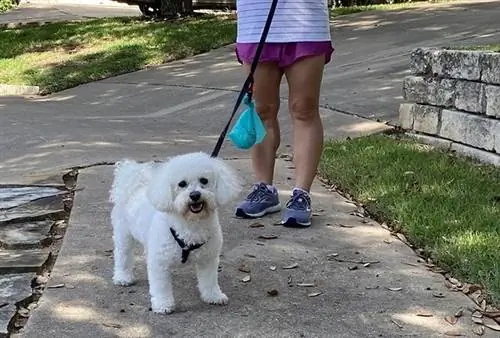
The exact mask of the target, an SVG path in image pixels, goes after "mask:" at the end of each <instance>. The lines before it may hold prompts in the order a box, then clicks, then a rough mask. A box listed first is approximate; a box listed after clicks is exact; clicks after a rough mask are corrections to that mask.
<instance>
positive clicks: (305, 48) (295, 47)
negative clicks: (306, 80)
mask: <svg viewBox="0 0 500 338" xmlns="http://www.w3.org/2000/svg"><path fill="white" fill-rule="evenodd" d="M257 46H258V43H237V44H236V50H235V52H236V57H237V59H238V62H239V63H248V64H251V63H252V61H253V58H254V56H255V51H256V50H257ZM333 51H334V48H333V46H332V42H331V41H319V42H286V43H266V44H265V45H264V49H262V54H261V57H260V62H277V63H278V66H279V67H280V68H286V67H289V66H291V65H292V64H294V63H295V62H296V61H298V60H300V59H302V58H305V57H308V56H318V55H325V64H327V63H328V62H330V60H331V58H332V54H333Z"/></svg>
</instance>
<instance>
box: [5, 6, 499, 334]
mask: <svg viewBox="0 0 500 338" xmlns="http://www.w3.org/2000/svg"><path fill="white" fill-rule="evenodd" d="M498 5H499V2H498V1H496V2H489V3H487V2H484V3H483V2H482V3H480V4H476V5H474V6H473V7H470V5H460V6H457V5H455V6H452V7H449V8H448V7H447V6H444V7H440V9H438V10H433V11H430V10H418V11H413V12H409V11H403V12H398V13H382V12H376V13H375V12H374V13H365V14H361V15H358V16H351V17H346V18H342V19H339V20H336V22H335V26H334V27H335V28H334V37H335V40H336V45H337V54H336V58H335V61H334V62H333V63H332V64H330V65H329V66H328V67H327V71H326V74H325V85H324V88H323V93H322V103H323V105H325V107H326V106H329V107H330V108H333V109H327V108H325V109H323V110H322V114H323V116H324V118H325V127H326V131H327V135H328V136H330V137H343V136H347V135H349V136H356V135H360V134H363V133H368V132H373V131H376V130H381V129H383V128H384V127H385V126H384V125H382V124H378V123H376V122H374V121H372V120H367V119H363V118H359V117H356V116H354V115H360V116H364V117H372V118H380V119H384V120H386V119H387V120H391V121H393V122H394V120H395V119H396V116H397V107H398V104H399V100H400V99H401V98H400V92H401V79H402V77H403V76H404V75H405V74H406V68H407V66H406V65H407V62H408V61H407V59H408V53H409V51H410V50H411V49H412V48H414V47H418V46H430V45H448V44H453V43H462V42H463V43H472V42H473V41H474V42H479V41H484V42H487V41H492V40H493V39H494V37H495V36H494V34H495V33H498V32H499V31H500V23H499V22H498V19H497V18H498V16H499V14H500V12H499V11H500V9H499V8H500V6H498ZM242 80H243V74H242V72H241V70H240V69H239V67H238V65H237V64H236V63H235V61H234V59H233V56H232V48H231V47H226V48H222V49H220V50H217V51H214V52H212V53H209V54H206V55H201V56H198V57H194V58H191V59H189V60H183V61H179V62H175V63H172V64H169V65H165V66H162V67H157V68H154V69H150V70H146V71H142V72H137V73H133V74H128V75H123V76H120V77H115V78H110V79H107V80H105V81H101V82H97V83H92V84H88V85H84V86H80V87H78V88H74V89H70V90H67V91H64V92H61V93H58V94H56V95H52V96H49V97H43V98H24V99H20V98H0V125H1V126H9V128H2V129H1V133H0V144H1V149H0V150H1V151H0V184H1V183H4V184H11V183H33V182H38V183H40V182H56V183H58V184H60V183H61V174H62V173H63V172H65V169H66V168H68V167H73V166H92V165H93V164H98V163H100V162H113V161H115V160H117V159H119V158H121V157H124V156H129V157H132V158H135V159H139V160H149V159H162V158H164V157H165V156H169V155H174V154H177V153H182V152H186V151H192V150H205V151H210V150H211V149H212V147H213V145H214V143H215V140H216V137H217V134H218V132H219V131H220V129H221V128H222V125H223V122H224V120H225V119H226V118H227V116H228V114H229V112H230V108H231V105H232V104H233V102H234V100H235V96H236V93H235V92H234V91H233V90H235V89H237V88H238V87H239V86H240V85H241V81H242ZM283 95H286V88H285V87H284V88H283ZM283 107H284V109H283V114H282V119H283V132H284V134H285V135H286V134H287V133H288V134H289V131H290V124H289V123H288V120H287V119H286V115H287V110H286V101H284V102H283ZM340 111H344V112H347V113H342V112H340ZM288 144H289V137H288V136H285V137H284V141H283V146H282V151H283V152H288V151H289V148H288V146H287V145H288ZM222 155H223V156H225V157H228V158H233V160H232V163H233V165H235V166H236V167H239V168H240V169H241V174H242V175H243V176H245V177H247V178H248V179H250V177H251V175H250V173H249V172H248V167H249V162H248V160H246V159H245V158H246V157H247V154H246V153H245V152H239V151H237V150H235V149H234V148H233V147H232V146H231V145H229V144H226V146H225V148H224V149H223V150H222ZM280 165H281V169H280V170H279V171H278V174H279V184H280V186H281V187H283V188H285V190H284V191H283V192H284V193H285V192H286V188H288V189H289V188H290V187H289V184H290V183H289V180H288V179H287V178H288V177H291V176H292V173H291V172H290V169H287V168H286V167H287V165H288V162H286V163H285V162H280ZM110 170H111V168H110V166H108V165H102V166H95V167H90V168H87V169H82V170H81V171H80V176H79V181H78V185H79V187H81V188H83V190H82V191H79V192H78V193H77V195H76V200H75V205H74V208H73V212H72V216H71V219H70V222H69V224H70V225H69V229H68V231H67V233H66V237H65V239H64V245H63V248H62V252H61V255H60V257H59V259H58V261H57V264H56V266H55V269H54V271H53V274H52V279H51V283H54V284H55V283H59V282H64V283H67V284H71V285H73V286H74V287H75V288H61V289H50V290H48V291H47V293H46V294H45V295H44V296H43V297H42V299H43V302H42V303H41V304H40V307H39V309H37V310H35V311H33V313H32V316H31V318H30V320H29V321H28V326H27V331H26V336H27V337H43V336H47V337H48V336H50V337H54V336H55V337H59V336H70V335H73V336H79V337H80V336H89V335H94V336H103V337H104V336H123V337H125V336H126V337H138V336H142V337H144V336H159V335H161V334H162V335H165V332H168V333H170V334H171V335H179V336H181V335H190V334H191V335H192V334H193V332H194V331H193V330H198V331H197V332H207V333H208V334H212V333H217V334H220V335H221V336H234V335H236V334H238V333H240V334H242V335H246V336H253V335H255V336H263V335H265V336H271V335H274V336H280V335H283V336H299V335H301V334H303V335H305V336H325V335H332V334H335V336H338V337H341V336H346V337H347V336H349V337H372V336H377V335H382V336H419V337H422V336H425V337H430V336H439V335H442V333H443V332H445V331H447V330H450V329H454V330H455V329H456V330H460V331H461V332H463V333H464V334H466V335H467V336H471V333H470V327H469V324H470V319H469V317H470V316H468V317H467V318H463V319H461V320H460V322H459V324H457V325H455V326H454V327H452V326H450V325H448V324H446V322H444V320H443V315H444V314H445V313H446V314H452V313H453V312H454V311H456V310H457V309H458V307H461V306H463V307H467V306H470V305H472V304H471V302H469V300H468V299H467V298H465V296H462V295H461V294H459V293H448V292H446V290H444V288H443V278H442V277H441V276H440V275H436V274H431V273H430V272H426V269H425V267H424V266H423V265H422V264H421V263H418V262H417V258H416V257H415V256H414V255H413V253H412V252H411V251H410V250H409V249H407V248H406V247H405V246H403V245H402V244H401V243H399V242H398V241H392V242H391V243H390V244H387V243H385V242H384V239H387V238H388V237H389V234H388V232H387V231H385V230H383V229H382V228H380V227H379V226H378V225H376V224H374V223H373V222H369V223H363V222H360V219H358V218H357V217H354V216H352V215H350V212H351V211H352V210H353V209H355V207H354V206H352V205H350V204H349V203H348V202H346V201H345V200H343V199H342V198H340V197H339V196H338V195H335V194H332V193H329V192H327V191H325V189H323V188H322V187H321V186H319V185H317V186H316V187H315V189H314V197H315V201H316V203H318V204H317V205H316V206H315V207H316V208H317V209H320V210H321V209H323V211H318V213H319V214H321V216H319V217H318V218H317V223H316V224H315V226H314V227H313V228H311V229H309V230H306V231H292V232H291V231H289V230H286V229H282V228H281V227H273V226H272V220H271V221H265V225H266V226H265V227H264V228H261V229H250V228H248V224H249V223H248V222H242V221H236V220H234V219H232V217H230V215H229V214H228V212H229V211H230V210H225V214H224V217H223V222H224V228H225V230H224V231H225V238H226V244H225V248H224V258H223V270H222V276H221V278H222V279H221V280H222V285H223V287H224V289H225V290H226V291H227V293H228V294H229V295H230V297H231V300H232V301H231V304H230V305H229V306H228V307H224V308H212V307H208V306H204V305H201V304H200V303H199V302H198V300H197V298H196V297H192V296H189V295H191V294H192V293H193V289H192V286H193V283H192V281H193V280H192V276H190V275H189V273H188V272H185V273H183V274H186V276H185V278H184V277H183V278H182V279H180V280H177V283H178V287H179V288H178V292H179V295H184V296H179V297H178V298H179V300H181V299H182V306H183V309H185V310H187V311H186V312H181V313H178V314H175V315H173V316H171V317H170V318H168V319H165V318H161V317H160V318H159V317H156V316H153V315H152V314H150V313H148V311H147V306H148V305H147V298H146V294H147V290H146V288H145V280H144V279H143V280H142V281H141V283H140V284H139V285H138V286H137V287H134V288H133V289H132V290H133V291H134V292H132V293H129V292H128V291H123V290H121V289H119V288H115V287H113V286H112V285H111V284H110V282H109V274H110V268H111V259H110V257H109V251H106V250H109V249H110V235H111V234H110V232H109V220H108V212H109V205H108V204H107V190H108V188H109V183H110V179H111V177H110ZM340 223H342V224H344V225H353V226H354V227H353V228H349V227H340V226H338V224H340ZM235 229H237V230H235ZM268 232H269V233H271V232H272V233H276V234H277V235H278V236H279V238H278V239H277V240H272V241H266V242H265V243H263V244H264V245H263V246H262V245H258V244H257V241H256V237H257V236H258V234H260V233H268ZM389 242H390V241H389ZM356 252H358V253H356ZM331 253H338V254H339V256H338V257H339V258H347V259H350V260H357V259H367V260H379V261H380V263H378V264H373V265H372V266H371V267H369V268H364V267H362V265H359V269H358V270H353V271H351V270H348V266H350V265H349V264H346V263H340V262H337V261H327V258H326V257H327V255H328V254H331ZM248 254H250V255H255V256H256V257H254V258H252V257H248ZM358 256H359V257H358ZM293 261H296V262H297V263H298V264H299V267H298V268H296V269H294V270H291V271H288V270H283V269H281V267H282V266H283V265H286V264H289V263H291V262H293ZM243 262H245V263H246V264H248V265H250V268H251V270H252V281H251V282H250V283H249V284H243V283H241V282H240V280H239V279H240V278H241V277H242V276H241V273H239V272H238V271H237V268H238V266H239V265H240V264H242V263H243ZM404 263H411V264H413V265H407V264H404ZM270 264H274V265H277V266H278V269H277V270H276V271H271V270H269V269H268V268H269V265H270ZM414 264H416V266H414ZM140 271H142V273H143V272H144V270H143V269H142V270H140ZM289 275H291V276H292V282H293V283H295V282H299V281H301V280H302V279H304V281H309V280H311V279H312V280H316V282H317V284H318V287H316V288H314V289H313V290H308V289H303V288H300V287H298V286H296V285H295V284H294V286H293V287H290V286H288V278H289ZM377 275H378V277H377ZM184 281H189V282H186V283H184ZM377 286H378V287H377ZM388 287H395V288H398V287H401V288H402V289H401V291H390V290H388V289H387V288H388ZM269 288H276V289H277V290H278V291H279V296H278V297H274V298H273V297H267V296H266V291H267V290H268V289H269ZM427 288H430V289H429V290H428V289H427ZM396 290H397V289H396ZM314 291H320V292H323V294H322V295H319V296H317V297H307V294H308V293H310V292H314ZM433 292H444V293H445V298H444V299H441V298H436V297H433V296H432V293H433ZM131 304H133V305H131ZM420 307H422V308H426V309H427V311H430V312H432V314H433V317H421V316H417V315H416V314H417V312H419V311H423V310H419V309H418V308H420ZM122 309H123V310H124V311H125V312H121V311H120V310H122ZM391 319H394V320H395V321H396V323H397V324H395V323H394V322H392V321H391ZM399 325H401V326H402V328H400V327H399ZM464 325H465V326H464ZM113 326H115V327H113ZM90 332H91V334H90ZM489 334H490V333H489ZM198 335H199V333H198Z"/></svg>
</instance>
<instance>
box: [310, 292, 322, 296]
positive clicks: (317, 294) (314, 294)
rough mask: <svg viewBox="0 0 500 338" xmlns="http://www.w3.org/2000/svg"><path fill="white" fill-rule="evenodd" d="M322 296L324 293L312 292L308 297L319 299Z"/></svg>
mask: <svg viewBox="0 0 500 338" xmlns="http://www.w3.org/2000/svg"><path fill="white" fill-rule="evenodd" d="M321 294H322V292H312V293H310V294H308V295H307V297H317V296H319V295H321Z"/></svg>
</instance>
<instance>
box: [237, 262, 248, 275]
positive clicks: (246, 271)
mask: <svg viewBox="0 0 500 338" xmlns="http://www.w3.org/2000/svg"><path fill="white" fill-rule="evenodd" d="M238 270H239V271H241V272H245V273H250V268H249V267H248V266H246V265H245V264H243V265H242V266H240V267H239V268H238Z"/></svg>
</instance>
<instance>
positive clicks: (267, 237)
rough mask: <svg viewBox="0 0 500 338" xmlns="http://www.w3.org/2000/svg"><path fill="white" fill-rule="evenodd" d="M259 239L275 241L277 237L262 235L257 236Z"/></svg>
mask: <svg viewBox="0 0 500 338" xmlns="http://www.w3.org/2000/svg"><path fill="white" fill-rule="evenodd" d="M259 238H260V239H276V238H278V236H276V235H266V234H264V235H260V236H259Z"/></svg>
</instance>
